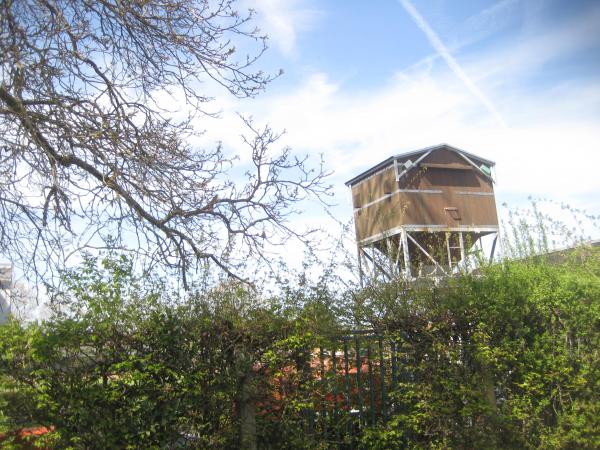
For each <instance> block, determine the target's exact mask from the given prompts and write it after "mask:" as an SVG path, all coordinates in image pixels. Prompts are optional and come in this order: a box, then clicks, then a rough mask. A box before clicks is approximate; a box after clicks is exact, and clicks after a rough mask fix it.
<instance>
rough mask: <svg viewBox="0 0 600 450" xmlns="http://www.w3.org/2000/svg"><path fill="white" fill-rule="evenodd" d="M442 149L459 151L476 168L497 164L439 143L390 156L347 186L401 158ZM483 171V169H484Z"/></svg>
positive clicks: (353, 179) (347, 184)
mask: <svg viewBox="0 0 600 450" xmlns="http://www.w3.org/2000/svg"><path fill="white" fill-rule="evenodd" d="M442 149H446V150H450V151H452V152H455V153H457V154H458V155H460V156H461V157H462V158H463V159H464V160H465V161H466V162H468V163H469V164H471V165H472V166H474V167H475V168H477V169H479V170H481V171H482V169H481V167H480V166H479V165H477V164H476V163H480V164H485V165H487V166H489V167H493V166H495V165H496V163H495V162H494V161H490V160H489V159H485V158H482V157H481V156H477V155H474V154H472V153H469V152H466V151H464V150H461V149H460V148H456V147H453V146H451V145H448V144H439V145H434V146H431V147H426V148H422V149H420V150H414V151H412V152H406V153H400V154H398V155H394V156H390V157H389V158H387V159H386V160H384V161H381V162H380V163H379V164H377V165H375V166H373V167H371V168H370V169H367V170H366V171H364V172H363V173H361V174H359V175H357V176H355V177H354V178H352V179H351V180H348V181H346V183H345V184H346V186H352V185H354V184H356V183H358V182H360V181H362V180H364V179H365V178H367V177H368V176H370V175H372V174H374V173H376V172H379V171H380V170H382V169H385V168H386V167H388V166H390V165H392V164H394V162H395V161H397V160H399V159H406V158H409V157H411V156H414V157H416V161H417V162H418V161H419V159H423V158H425V157H426V156H427V155H429V154H430V153H432V152H434V151H437V150H442ZM416 166H417V164H414V165H413V166H412V167H410V168H408V169H406V171H405V172H407V171H409V170H412V168H414V167H416ZM482 172H483V171H482ZM483 174H484V175H486V176H488V177H489V174H487V173H485V172H483Z"/></svg>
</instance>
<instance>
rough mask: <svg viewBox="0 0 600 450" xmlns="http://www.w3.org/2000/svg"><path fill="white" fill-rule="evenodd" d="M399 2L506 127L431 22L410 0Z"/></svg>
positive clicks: (504, 125)
mask: <svg viewBox="0 0 600 450" xmlns="http://www.w3.org/2000/svg"><path fill="white" fill-rule="evenodd" d="M399 2H400V4H401V5H402V6H403V7H404V9H405V10H406V12H407V13H408V14H409V15H410V17H411V18H412V19H413V21H414V22H415V24H416V25H417V26H418V27H419V29H420V30H421V31H422V32H423V33H425V36H427V39H428V40H429V43H430V44H431V46H432V47H433V48H434V49H435V51H436V52H437V53H438V54H439V55H440V56H441V57H442V58H443V59H444V61H446V64H448V67H449V68H450V70H452V72H454V74H455V75H456V76H457V77H458V78H459V79H460V80H461V81H462V82H463V83H464V85H465V86H466V87H467V89H468V90H469V91H470V92H471V93H472V94H473V95H474V96H475V97H477V98H478V99H479V101H480V102H481V103H482V104H483V106H485V107H486V109H487V110H488V111H489V112H490V114H492V116H494V118H495V119H496V121H498V123H499V124H500V125H501V126H502V127H504V128H506V123H505V122H504V119H503V118H502V116H501V115H500V113H499V112H498V110H497V109H496V107H495V106H494V105H493V104H492V102H490V101H489V100H488V98H487V97H486V96H485V95H484V94H483V92H481V90H479V88H478V87H477V86H476V85H475V83H473V81H472V80H471V79H470V78H469V76H468V75H467V74H466V73H465V71H464V70H463V69H462V67H461V66H460V64H458V61H456V59H454V57H453V56H452V55H451V54H450V51H449V50H448V48H447V47H446V46H445V45H444V43H443V42H442V41H441V39H440V38H439V36H438V35H437V34H436V32H435V31H433V29H432V28H431V27H430V26H429V24H428V23H427V21H426V20H425V19H424V18H423V16H422V15H421V14H420V13H419V11H417V9H416V8H415V7H414V5H413V4H412V3H411V2H410V0H399Z"/></svg>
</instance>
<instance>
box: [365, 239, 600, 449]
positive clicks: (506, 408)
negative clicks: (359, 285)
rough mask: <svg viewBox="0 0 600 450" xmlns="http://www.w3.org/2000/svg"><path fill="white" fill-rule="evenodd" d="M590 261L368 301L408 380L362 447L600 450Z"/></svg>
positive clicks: (597, 335) (598, 276)
mask: <svg viewBox="0 0 600 450" xmlns="http://www.w3.org/2000/svg"><path fill="white" fill-rule="evenodd" d="M582 251H585V252H587V254H586V255H584V256H582V255H581V254H577V253H575V254H572V255H570V256H564V259H563V261H562V262H561V264H555V263H550V262H549V261H548V260H547V259H546V258H543V257H537V258H532V259H525V260H521V261H507V262H505V263H503V264H500V265H495V266H491V267H488V268H485V269H483V273H480V274H478V275H476V276H475V275H462V276H459V277H457V278H454V279H450V280H448V281H447V283H446V284H445V285H444V286H440V287H437V288H431V287H425V288H421V289H419V288H416V287H414V286H406V285H403V284H391V285H386V286H379V287H372V288H370V289H368V290H367V291H365V292H364V293H363V295H362V298H361V300H360V301H359V302H358V303H357V307H358V308H359V309H360V312H359V313H357V314H358V315H360V316H362V317H366V318H368V320H369V322H370V323H371V325H372V326H374V327H377V328H380V329H385V330H386V331H387V333H389V334H391V335H392V336H395V338H396V339H397V340H398V342H399V343H400V346H401V356H402V364H403V367H404V370H405V373H406V376H405V377H404V379H403V380H402V381H401V383H400V384H399V386H398V388H397V389H396V391H395V392H394V394H393V395H394V400H395V402H396V407H397V409H398V411H399V413H398V414H396V415H395V416H394V417H393V418H392V420H391V421H390V422H389V423H388V424H387V426H386V427H383V428H378V429H372V430H370V431H369V432H368V433H366V434H365V436H364V438H363V444H364V448H390V449H393V448H557V449H558V448H573V449H584V448H590V449H592V448H599V447H600V419H599V418H600V414H598V413H599V408H600V406H599V405H600V394H599V393H600V389H599V388H600V350H599V349H600V264H599V259H598V258H599V256H600V254H599V253H598V252H595V251H592V250H589V249H588V250H582Z"/></svg>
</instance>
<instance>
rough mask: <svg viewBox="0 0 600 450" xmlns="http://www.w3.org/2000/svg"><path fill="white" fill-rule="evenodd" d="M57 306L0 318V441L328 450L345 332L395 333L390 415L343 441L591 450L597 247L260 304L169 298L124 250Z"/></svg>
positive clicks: (288, 292) (226, 298) (595, 402)
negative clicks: (323, 354)
mask: <svg viewBox="0 0 600 450" xmlns="http://www.w3.org/2000/svg"><path fill="white" fill-rule="evenodd" d="M341 299H345V300H346V304H345V305H344V304H342V303H341V301H340V300H341ZM53 310H54V313H53V316H52V317H51V318H50V319H49V320H47V321H45V322H42V323H31V324H23V323H19V322H17V321H14V320H13V321H9V322H8V323H6V324H4V325H2V326H0V427H2V428H0V432H3V431H6V430H8V429H15V428H18V427H22V426H29V425H45V426H53V427H55V428H54V431H53V432H52V433H50V436H49V437H48V439H49V441H48V442H47V445H48V446H49V448H75V449H76V448H90V449H94V448H144V449H145V448H215V449H234V448H240V447H244V445H242V442H247V441H245V440H244V439H248V436H247V432H248V430H249V432H250V434H254V436H255V442H256V444H257V446H258V448H269V449H312V448H331V446H332V445H333V444H332V441H331V438H330V440H329V441H325V440H324V439H322V434H323V433H322V431H323V429H322V428H319V426H320V425H319V424H318V421H315V420H314V419H315V417H317V416H318V415H319V411H320V408H322V407H323V405H324V402H326V401H327V400H326V399H327V395H328V394H331V393H330V392H328V391H327V390H326V389H327V386H332V385H333V383H335V382H336V381H335V380H332V379H329V380H327V379H325V381H326V382H323V379H319V376H318V373H319V366H318V362H319V353H318V350H317V349H318V348H319V347H320V346H323V345H324V346H325V348H328V349H331V348H332V347H331V345H332V341H331V340H330V338H331V337H332V336H339V335H340V334H342V333H343V332H344V331H347V329H345V328H344V324H348V323H354V324H356V326H360V327H365V328H371V329H375V330H377V331H378V332H380V333H382V334H384V335H385V336H386V337H387V338H388V339H393V340H395V342H396V344H397V347H398V350H399V355H398V357H399V359H398V366H399V367H400V372H399V373H400V376H399V382H398V384H397V385H395V386H394V387H393V388H392V389H391V390H390V391H389V392H388V395H389V398H390V399H391V403H392V407H393V410H394V414H392V415H391V416H390V417H389V420H388V421H387V423H386V424H385V425H383V424H381V423H380V424H379V425H378V426H374V427H370V428H366V429H364V428H363V429H361V432H362V434H361V436H360V438H359V441H357V442H356V444H357V446H356V447H355V448H365V449H396V448H398V449H399V448H419V449H442V448H443V449H446V448H454V449H470V448H484V449H504V448H519V449H521V448H544V449H546V448H547V449H593V448H600V431H599V430H600V419H599V417H600V394H599V392H600V253H599V252H598V251H596V250H594V249H586V248H582V249H581V250H579V251H577V252H571V253H563V254H560V255H557V254H551V255H549V256H547V257H541V256H533V257H530V258H526V259H522V260H519V261H506V262H504V263H502V264H497V265H493V266H489V267H485V268H483V269H481V270H480V271H479V272H478V273H476V274H471V275H466V274H463V275H460V276H456V277H454V278H451V279H448V280H446V281H445V282H444V283H443V284H441V285H433V284H426V283H419V284H406V283H402V282H397V283H389V284H385V285H374V286H370V287H368V288H366V289H363V290H360V291H357V290H354V291H351V292H348V293H345V294H343V295H340V294H339V293H338V292H336V291H335V289H334V288H333V286H332V285H330V284H328V283H326V282H323V283H318V284H317V285H315V286H312V285H310V284H309V283H308V282H303V283H300V285H299V286H296V287H292V286H291V284H289V285H286V286H285V288H284V289H282V296H281V297H274V298H271V299H269V300H268V301H267V300H262V299H260V298H259V297H258V296H257V295H256V294H255V293H253V292H252V291H249V290H248V289H246V288H245V287H244V286H243V285H241V284H239V283H235V282H226V283H222V284H221V285H220V286H219V287H218V288H216V289H213V290H212V291H210V292H207V293H203V294H195V295H192V296H189V297H187V298H185V299H181V298H180V297H179V296H177V295H174V294H169V293H167V292H166V291H165V289H164V287H163V285H162V284H161V283H160V280H156V279H154V278H152V277H146V278H144V279H143V280H142V279H139V278H137V277H135V276H134V275H133V274H132V270H131V266H130V263H129V261H127V260H126V259H124V258H120V257H109V258H107V259H105V260H103V261H101V262H99V263H98V262H97V261H96V260H94V259H91V258H88V259H86V260H85V262H84V264H83V265H82V266H81V267H80V268H79V269H77V270H74V271H71V272H69V273H66V274H65V277H64V280H63V289H62V290H61V291H57V292H55V293H54V295H53ZM338 345H339V344H338ZM338 369H339V367H338ZM386 376H388V377H389V376H390V373H389V370H388V372H387V375H386ZM330 398H331V397H330ZM345 417H347V415H346V416H345ZM348 423H349V422H345V424H348ZM311 424H312V425H311ZM314 424H316V425H314ZM313 426H314V427H316V428H311V427H313ZM344 426H345V425H344ZM244 430H245V431H244ZM245 433H246V434H245ZM3 444H4V445H8V443H7V441H5V442H4V443H3Z"/></svg>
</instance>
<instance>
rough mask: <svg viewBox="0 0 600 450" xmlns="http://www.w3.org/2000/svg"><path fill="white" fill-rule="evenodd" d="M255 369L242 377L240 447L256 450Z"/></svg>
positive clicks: (251, 369)
mask: <svg viewBox="0 0 600 450" xmlns="http://www.w3.org/2000/svg"><path fill="white" fill-rule="evenodd" d="M254 378H255V377H254V369H253V368H252V367H250V369H249V370H248V371H247V372H246V374H245V375H244V376H243V377H242V379H241V382H240V394H239V399H240V401H239V412H238V414H239V419H240V448H243V449H247V450H256V449H257V444H256V441H257V440H256V386H255V383H254V381H255V380H254Z"/></svg>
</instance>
